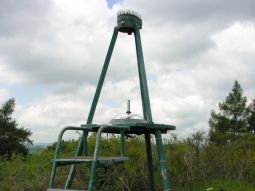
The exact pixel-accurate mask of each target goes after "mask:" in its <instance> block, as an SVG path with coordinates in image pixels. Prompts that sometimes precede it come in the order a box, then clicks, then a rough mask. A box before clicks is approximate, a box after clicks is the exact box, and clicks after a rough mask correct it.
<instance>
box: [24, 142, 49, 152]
mask: <svg viewBox="0 0 255 191" xmlns="http://www.w3.org/2000/svg"><path fill="white" fill-rule="evenodd" d="M50 145H52V143H34V144H33V145H29V146H28V150H29V152H30V153H40V152H41V151H42V150H44V149H46V148H47V147H48V146H50Z"/></svg>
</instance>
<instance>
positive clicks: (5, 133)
mask: <svg viewBox="0 0 255 191" xmlns="http://www.w3.org/2000/svg"><path fill="white" fill-rule="evenodd" d="M14 109H15V100H14V99H13V98H12V99H9V100H7V101H6V102H5V103H4V104H2V106H1V108H0V156H2V157H3V158H4V159H6V160H9V159H11V156H12V154H13V153H17V154H23V155H27V154H28V149H27V148H26V145H28V144H32V141H31V140H30V139H29V137H30V136H31V134H32V133H31V132H30V130H28V129H24V128H23V127H21V128H18V124H17V123H16V121H15V119H13V118H12V117H11V115H12V113H13V112H14Z"/></svg>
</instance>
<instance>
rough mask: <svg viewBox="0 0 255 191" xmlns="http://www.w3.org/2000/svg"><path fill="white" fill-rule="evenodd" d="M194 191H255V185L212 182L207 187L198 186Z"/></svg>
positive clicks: (228, 181) (227, 181) (220, 181)
mask: <svg viewBox="0 0 255 191" xmlns="http://www.w3.org/2000/svg"><path fill="white" fill-rule="evenodd" d="M193 190H194V191H207V190H208V191H254V190H255V184H250V183H244V182H242V183H240V182H236V181H231V180H226V181H222V180H217V181H212V182H210V183H208V184H206V185H196V186H195V188H194V189H193Z"/></svg>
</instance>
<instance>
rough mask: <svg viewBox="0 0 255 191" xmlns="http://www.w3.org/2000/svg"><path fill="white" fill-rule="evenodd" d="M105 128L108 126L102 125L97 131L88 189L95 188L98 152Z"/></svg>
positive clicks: (89, 190)
mask: <svg viewBox="0 0 255 191" xmlns="http://www.w3.org/2000/svg"><path fill="white" fill-rule="evenodd" d="M105 128H106V126H101V127H100V128H99V129H98V132H97V138H96V145H95V150H94V154H93V162H92V166H91V172H90V177H89V185H88V191H92V190H93V184H94V179H95V177H96V168H97V167H96V165H97V154H98V151H99V147H100V140H101V133H102V132H103V130H104V129H105Z"/></svg>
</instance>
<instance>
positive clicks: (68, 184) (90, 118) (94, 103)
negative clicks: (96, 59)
mask: <svg viewBox="0 0 255 191" xmlns="http://www.w3.org/2000/svg"><path fill="white" fill-rule="evenodd" d="M117 36H118V30H117V28H116V27H115V28H114V30H113V35H112V39H111V42H110V46H109V49H108V52H107V55H106V58H105V62H104V65H103V69H102V71H101V75H100V78H99V81H98V84H97V89H96V92H95V95H94V98H93V101H92V105H91V108H90V111H89V116H88V119H87V124H91V123H92V121H93V117H94V114H95V111H96V106H97V103H98V99H99V96H100V93H101V90H102V87H103V83H104V79H105V75H106V72H107V69H108V66H109V63H110V60H111V56H112V52H113V49H114V45H115V42H116V39H117ZM82 146H83V139H81V140H80V142H79V145H78V148H77V151H76V156H79V155H80V154H81V150H82ZM75 169H76V167H75V165H72V166H71V169H70V172H69V175H68V178H67V181H66V185H65V188H71V185H72V182H73V177H74V174H75Z"/></svg>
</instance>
